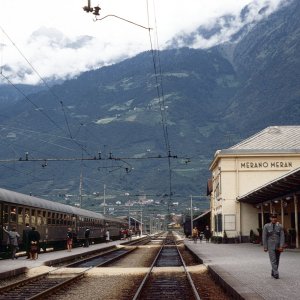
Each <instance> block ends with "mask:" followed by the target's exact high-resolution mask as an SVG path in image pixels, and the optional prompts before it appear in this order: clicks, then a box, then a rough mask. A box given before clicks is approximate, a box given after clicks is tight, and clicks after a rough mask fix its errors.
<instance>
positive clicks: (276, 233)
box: [3, 213, 285, 279]
mask: <svg viewBox="0 0 300 300" xmlns="http://www.w3.org/2000/svg"><path fill="white" fill-rule="evenodd" d="M3 230H4V232H6V233H7V235H8V240H7V245H9V247H10V251H11V258H12V259H17V258H18V257H17V255H16V253H17V251H18V250H19V243H20V239H21V236H20V234H19V233H18V232H17V231H16V227H14V226H13V227H12V229H11V230H7V229H6V228H4V227H3ZM121 235H122V236H123V238H127V237H129V236H130V235H131V234H130V231H127V232H125V230H122V231H121ZM84 237H85V241H84V247H89V237H90V229H89V228H86V230H85V234H84ZM203 237H204V238H205V240H206V242H207V243H209V242H210V239H211V230H210V228H209V226H208V225H206V226H205V229H204V230H203V231H199V230H198V228H197V227H194V228H193V230H192V239H193V241H194V243H197V240H198V239H199V240H200V242H202V240H203ZM74 238H75V234H74V233H73V232H72V228H68V231H67V237H66V239H67V251H69V252H70V251H72V247H73V241H74ZM262 238H263V246H264V251H265V252H268V253H269V259H270V262H271V267H272V271H271V276H272V277H274V278H275V279H278V278H279V273H278V267H279V258H280V254H281V252H283V247H284V242H285V237H284V230H283V227H282V225H281V224H279V222H278V221H277V214H275V213H274V214H271V216H270V223H267V224H265V225H264V228H263V234H262ZM22 239H23V244H24V247H25V251H26V255H27V259H37V257H38V252H39V242H40V233H39V232H38V231H37V230H36V229H35V227H30V226H29V224H28V223H26V227H25V228H24V230H23V236H22ZM105 241H106V243H108V242H109V241H110V232H109V230H108V229H107V230H106V232H105Z"/></svg>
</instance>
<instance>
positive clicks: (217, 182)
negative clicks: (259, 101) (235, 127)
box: [209, 126, 300, 247]
mask: <svg viewBox="0 0 300 300" xmlns="http://www.w3.org/2000/svg"><path fill="white" fill-rule="evenodd" d="M210 171H211V173H212V178H211V181H210V191H209V194H210V209H211V229H212V231H213V236H221V237H223V238H224V235H225V236H226V237H227V238H228V239H229V240H231V241H232V240H235V241H236V242H247V241H249V238H250V231H251V230H252V231H253V232H254V234H256V235H257V236H258V237H259V236H260V235H261V229H262V227H263V225H264V224H265V223H267V222H269V215H270V213H273V212H276V213H277V214H278V220H279V222H280V223H282V224H283V226H284V228H285V230H286V232H287V234H288V235H290V236H291V243H293V244H294V246H295V247H299V222H298V220H299V216H300V215H299V210H300V205H298V199H300V198H299V197H300V126H271V127H267V128H265V129H264V130H262V131H260V132H258V133H257V134H255V135H253V136H251V137H249V138H248V139H246V140H243V141H242V142H240V143H238V144H236V145H234V146H232V147H230V148H228V149H223V150H218V151H216V153H215V156H214V159H213V161H212V163H211V165H210Z"/></svg>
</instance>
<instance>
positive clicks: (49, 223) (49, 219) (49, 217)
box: [47, 211, 52, 225]
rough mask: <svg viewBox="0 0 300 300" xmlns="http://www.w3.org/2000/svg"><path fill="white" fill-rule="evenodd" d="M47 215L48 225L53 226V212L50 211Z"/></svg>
mask: <svg viewBox="0 0 300 300" xmlns="http://www.w3.org/2000/svg"><path fill="white" fill-rule="evenodd" d="M47 215H48V225H51V223H52V222H51V212H50V211H48V213H47Z"/></svg>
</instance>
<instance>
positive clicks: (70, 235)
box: [67, 228, 73, 252]
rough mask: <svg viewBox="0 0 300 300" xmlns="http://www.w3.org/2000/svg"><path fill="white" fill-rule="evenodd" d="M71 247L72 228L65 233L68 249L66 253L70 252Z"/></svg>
mask: <svg viewBox="0 0 300 300" xmlns="http://www.w3.org/2000/svg"><path fill="white" fill-rule="evenodd" d="M72 246H73V233H72V228H68V231H67V249H68V252H71V251H72Z"/></svg>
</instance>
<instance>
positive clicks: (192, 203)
mask: <svg viewBox="0 0 300 300" xmlns="http://www.w3.org/2000/svg"><path fill="white" fill-rule="evenodd" d="M192 232H193V196H192V195H191V234H192Z"/></svg>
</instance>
